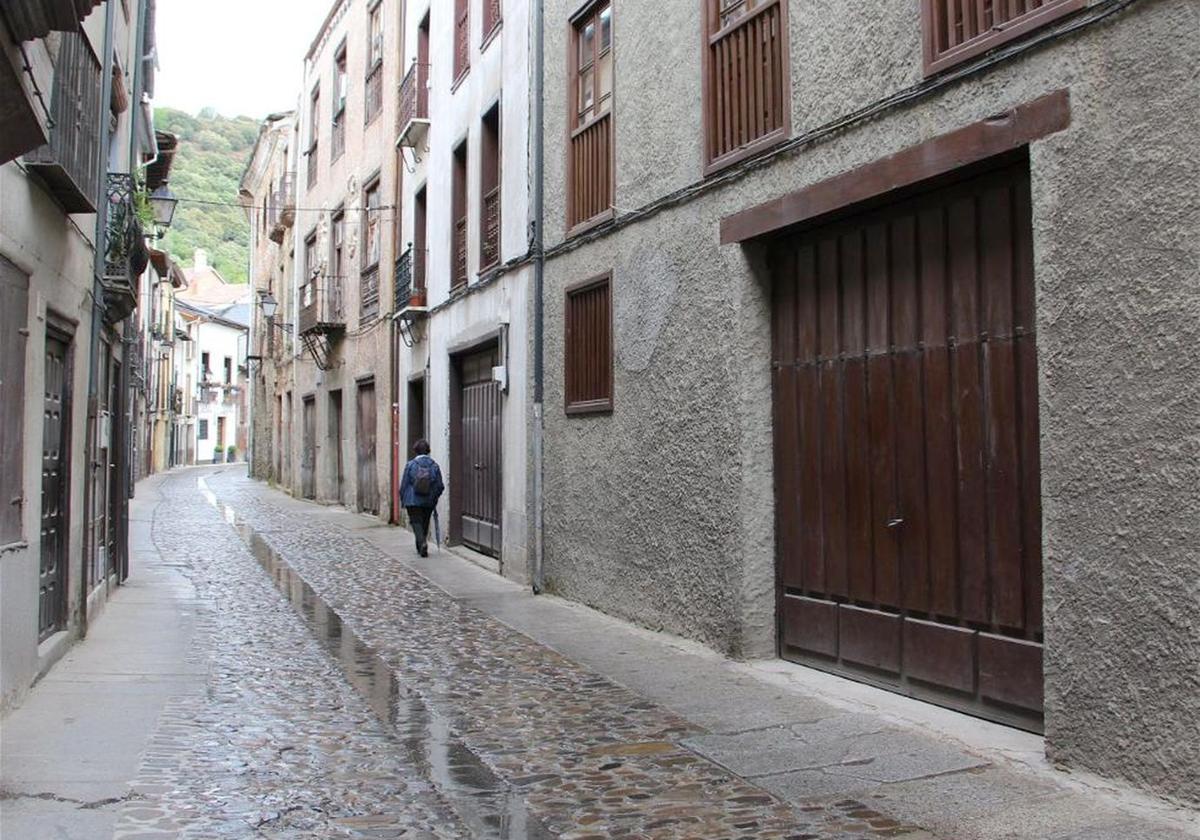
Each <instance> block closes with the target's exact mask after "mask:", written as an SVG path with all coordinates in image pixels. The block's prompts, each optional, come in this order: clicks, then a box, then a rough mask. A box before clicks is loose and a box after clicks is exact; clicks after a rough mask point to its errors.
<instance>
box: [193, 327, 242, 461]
mask: <svg viewBox="0 0 1200 840" xmlns="http://www.w3.org/2000/svg"><path fill="white" fill-rule="evenodd" d="M245 336H246V331H245V330H244V329H240V328H235V327H231V326H229V325H227V324H223V323H221V322H219V321H205V320H201V321H199V322H197V323H196V341H195V355H194V357H193V358H192V360H191V361H190V363H189V365H188V370H189V371H190V372H191V374H192V376H193V382H194V383H195V390H194V393H195V397H196V425H195V429H194V433H195V441H196V450H195V451H196V460H195V463H197V464H204V463H210V462H211V461H212V460H213V456H214V455H215V454H216V452H217V424H218V421H219V420H220V419H221V418H224V423H225V440H224V442H223V446H224V447H228V446H230V445H236V444H237V429H238V420H239V416H238V402H239V401H238V399H237V396H236V393H233V392H230V391H228V390H224V389H223V386H224V384H225V360H226V359H228V360H229V361H230V369H231V373H230V380H229V384H230V385H232V386H234V387H237V386H238V385H239V383H241V378H240V377H239V376H238V365H239V364H240V363H241V361H242V360H243V359H244V358H245V355H244V354H245V349H246V346H245V341H246V338H245ZM205 353H208V354H209V368H210V371H211V373H210V375H209V376H207V377H206V376H205V374H204V370H203V360H204V354H205ZM239 354H240V355H239ZM206 379H208V380H210V381H212V382H215V383H219V385H220V386H222V387H218V388H217V389H216V391H217V393H218V396H217V397H216V399H215V400H211V401H206V400H205V399H204V390H205V389H203V388H201V386H200V383H202V382H204V381H205V380H206ZM208 392H209V393H210V394H211V393H212V392H213V389H208ZM226 394H228V395H229V396H226ZM206 423H207V426H208V428H207V434H206V435H205V436H201V427H202V425H204V424H206ZM244 454H245V453H242V452H239V453H238V457H239V458H242V457H243V456H244ZM222 460H225V455H224V452H222Z"/></svg>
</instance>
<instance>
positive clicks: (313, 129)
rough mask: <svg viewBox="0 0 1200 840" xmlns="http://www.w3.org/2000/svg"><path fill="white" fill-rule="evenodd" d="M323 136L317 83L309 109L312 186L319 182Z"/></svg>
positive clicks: (309, 153) (318, 85) (309, 160)
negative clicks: (319, 158)
mask: <svg viewBox="0 0 1200 840" xmlns="http://www.w3.org/2000/svg"><path fill="white" fill-rule="evenodd" d="M320 136H321V85H320V83H318V84H317V86H316V87H314V88H313V92H312V100H311V104H310V105H309V109H308V151H307V152H306V153H305V154H307V155H308V185H309V186H310V187H311V186H312V185H313V184H315V183H316V182H317V172H318V157H317V153H318V151H320V144H319V142H318V141H319V139H320Z"/></svg>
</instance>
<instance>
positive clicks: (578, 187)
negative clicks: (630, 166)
mask: <svg viewBox="0 0 1200 840" xmlns="http://www.w3.org/2000/svg"><path fill="white" fill-rule="evenodd" d="M570 59H571V83H570V84H571V90H572V91H573V93H572V94H571V95H570V102H571V106H570V107H571V113H570V125H571V142H570V147H569V148H568V150H567V170H568V175H567V177H568V197H567V227H569V228H574V227H576V226H579V225H584V224H590V223H593V222H595V221H597V220H600V219H603V218H606V217H607V216H608V215H609V214H611V213H612V206H613V127H612V107H613V20H612V4H611V3H608V2H598V3H596V4H595V5H593V6H590V7H588V8H587V9H585V10H584V11H583V12H582V13H581V14H580V15H579V16H577V17H576V18H575V19H574V21H572V23H571V55H570Z"/></svg>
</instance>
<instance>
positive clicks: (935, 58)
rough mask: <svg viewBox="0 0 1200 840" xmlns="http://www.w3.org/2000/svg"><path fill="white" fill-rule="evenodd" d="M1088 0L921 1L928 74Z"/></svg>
mask: <svg viewBox="0 0 1200 840" xmlns="http://www.w3.org/2000/svg"><path fill="white" fill-rule="evenodd" d="M1085 5H1087V0H921V13H922V14H921V16H922V28H923V30H924V37H925V75H927V76H928V75H932V74H934V73H938V72H940V71H942V70H945V69H947V68H948V67H953V66H954V65H956V64H958V63H959V62H962V61H966V60H967V59H969V58H974V57H975V56H977V55H980V54H982V53H985V52H987V51H988V50H990V49H994V48H995V47H998V46H1000V45H1001V44H1004V43H1007V42H1008V41H1012V40H1013V39H1015V38H1019V37H1021V36H1022V35H1024V34H1026V33H1027V32H1030V31H1032V30H1034V29H1037V28H1038V27H1040V26H1045V25H1046V24H1048V23H1050V22H1051V21H1054V20H1057V19H1058V18H1060V17H1062V16H1063V15H1067V14H1070V13H1071V12H1074V11H1076V10H1077V9H1081V8H1083V7H1084V6H1085Z"/></svg>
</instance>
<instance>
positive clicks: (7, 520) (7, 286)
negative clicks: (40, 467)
mask: <svg viewBox="0 0 1200 840" xmlns="http://www.w3.org/2000/svg"><path fill="white" fill-rule="evenodd" d="M28 314H29V278H28V277H27V276H26V275H25V273H24V272H22V271H21V270H20V269H18V268H17V267H16V266H15V265H13V264H12V263H11V262H9V261H8V260H6V259H4V257H0V334H3V335H4V336H5V339H4V343H5V347H4V352H3V353H0V545H7V544H9V543H15V542H20V541H21V538H22V533H21V511H22V509H23V508H22V505H23V504H24V503H25V501H24V494H25V487H24V471H23V470H22V467H23V466H24V453H25V445H24V444H25V441H24V435H23V430H24V426H25V344H26V338H25V335H24V334H23V331H24V330H25V329H26V323H25V322H26V318H27V317H28Z"/></svg>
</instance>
